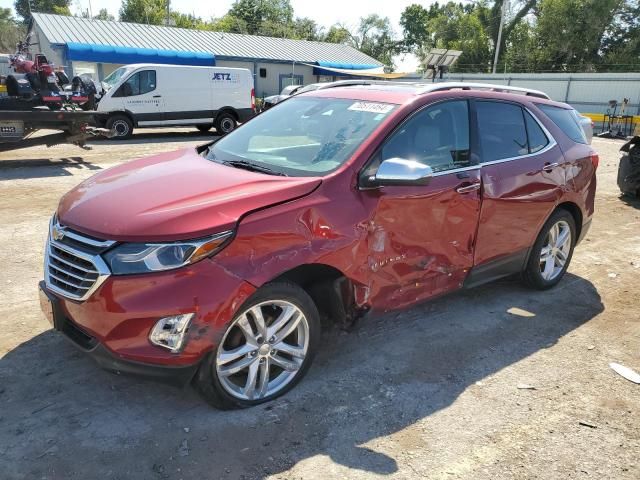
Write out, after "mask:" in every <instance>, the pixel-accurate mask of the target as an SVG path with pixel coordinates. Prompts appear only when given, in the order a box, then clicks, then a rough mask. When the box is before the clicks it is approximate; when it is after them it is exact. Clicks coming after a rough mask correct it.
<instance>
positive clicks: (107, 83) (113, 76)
mask: <svg viewBox="0 0 640 480" xmlns="http://www.w3.org/2000/svg"><path fill="white" fill-rule="evenodd" d="M130 71H131V69H130V68H127V67H120V68H117V69H115V70H114V71H113V72H111V73H110V74H109V75H107V76H106V77H105V79H104V80H102V88H104V89H105V91H107V92H108V91H109V90H111V88H113V86H114V85H116V84H117V83H118V82H119V81H120V80H121V79H122V77H124V76H125V75H126V74H127V73H129V72H130Z"/></svg>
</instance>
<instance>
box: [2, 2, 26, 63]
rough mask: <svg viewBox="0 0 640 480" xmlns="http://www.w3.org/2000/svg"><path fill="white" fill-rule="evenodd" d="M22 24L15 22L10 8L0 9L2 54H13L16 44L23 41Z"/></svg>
mask: <svg viewBox="0 0 640 480" xmlns="http://www.w3.org/2000/svg"><path fill="white" fill-rule="evenodd" d="M25 35H26V30H25V27H24V24H21V23H20V22H17V21H16V19H15V18H13V15H12V13H11V9H10V8H0V49H2V51H3V52H14V51H15V49H16V44H17V43H18V42H19V41H20V40H23V39H24V36H25Z"/></svg>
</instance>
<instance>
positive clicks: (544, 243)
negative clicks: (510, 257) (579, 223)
mask: <svg viewBox="0 0 640 480" xmlns="http://www.w3.org/2000/svg"><path fill="white" fill-rule="evenodd" d="M575 244H576V223H575V220H574V219H573V216H572V215H571V214H570V213H569V212H568V211H566V210H564V209H560V210H556V211H555V212H554V213H553V214H552V215H551V217H550V218H549V220H547V222H546V223H545V224H544V226H543V227H542V230H541V231H540V234H539V235H538V238H537V239H536V242H535V243H534V244H533V248H532V249H531V253H530V255H529V261H528V262H527V266H526V267H525V269H524V271H523V273H522V276H523V278H524V281H525V282H526V283H527V284H528V285H529V286H531V287H533V288H536V289H538V290H546V289H548V288H551V287H553V286H555V285H556V284H557V283H558V282H559V281H560V280H562V277H563V276H564V274H565V273H566V271H567V268H569V263H570V262H571V257H572V256H573V248H574V246H575Z"/></svg>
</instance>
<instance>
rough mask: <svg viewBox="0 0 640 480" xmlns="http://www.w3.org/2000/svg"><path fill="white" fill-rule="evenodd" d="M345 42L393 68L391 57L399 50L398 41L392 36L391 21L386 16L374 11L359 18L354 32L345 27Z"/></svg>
mask: <svg viewBox="0 0 640 480" xmlns="http://www.w3.org/2000/svg"><path fill="white" fill-rule="evenodd" d="M344 31H345V33H347V34H348V41H347V43H348V44H350V45H351V46H353V47H354V48H357V49H358V50H360V51H361V52H363V53H366V54H367V55H369V56H370V57H373V58H375V59H376V60H378V61H379V62H381V63H384V64H385V65H387V66H389V67H391V68H393V57H394V56H395V55H396V54H398V53H399V52H400V50H401V48H400V43H399V42H398V41H396V40H394V38H393V35H394V34H393V29H392V28H391V22H390V21H389V19H388V18H387V17H381V16H380V15H378V14H376V13H374V14H371V15H368V16H366V17H362V18H360V24H359V25H358V29H357V30H356V31H355V33H352V32H350V31H349V30H347V29H346V28H345V29H344Z"/></svg>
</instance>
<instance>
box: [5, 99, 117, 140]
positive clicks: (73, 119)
mask: <svg viewBox="0 0 640 480" xmlns="http://www.w3.org/2000/svg"><path fill="white" fill-rule="evenodd" d="M101 115H103V114H99V113H98V112H95V111H83V110H49V109H46V108H39V107H36V108H33V109H30V110H0V149H1V150H11V149H17V148H27V147H33V146H38V145H46V146H53V145H57V144H60V143H71V144H74V145H78V146H79V147H82V148H88V147H87V146H86V141H87V139H89V138H91V137H94V136H105V137H110V136H112V135H111V132H110V131H109V130H107V129H105V128H98V127H97V125H99V122H100V116H101ZM41 129H46V130H58V131H59V132H58V133H52V134H49V135H39V136H32V134H33V133H34V132H35V131H37V130H41Z"/></svg>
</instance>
